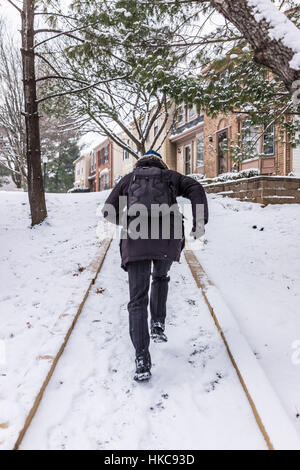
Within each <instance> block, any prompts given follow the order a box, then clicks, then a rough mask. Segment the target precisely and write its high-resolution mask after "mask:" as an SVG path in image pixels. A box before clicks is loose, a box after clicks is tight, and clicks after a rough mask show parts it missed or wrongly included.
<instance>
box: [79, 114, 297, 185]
mask: <svg viewBox="0 0 300 470" xmlns="http://www.w3.org/2000/svg"><path fill="white" fill-rule="evenodd" d="M173 112H175V109H174V110H173ZM176 114H177V119H176V123H175V124H174V125H173V126H172V120H173V115H172V114H170V118H169V123H168V124H167V125H166V132H167V130H169V129H171V130H170V131H169V132H168V133H167V134H166V132H163V133H162V134H161V135H160V137H159V139H158V141H157V143H156V146H155V150H158V151H159V152H160V154H161V155H162V157H163V160H164V161H165V162H166V163H167V165H168V167H169V168H170V169H173V170H176V171H178V172H180V173H182V174H185V175H189V174H194V173H196V174H202V175H204V176H205V177H207V178H214V177H216V176H218V175H219V174H222V173H227V172H231V171H233V170H237V171H240V170H245V169H251V168H253V169H257V170H259V172H260V174H261V175H266V176H274V175H277V176H287V175H290V174H291V175H294V176H297V177H300V145H298V146H296V147H295V148H293V147H292V145H291V143H290V142H289V139H288V136H287V135H286V133H284V132H282V129H281V128H280V126H279V125H278V124H274V125H272V126H267V127H266V128H265V129H264V128H263V126H260V127H255V126H251V125H249V123H248V121H247V115H244V114H235V113H229V114H227V115H223V114H219V115H218V116H216V117H210V116H208V115H206V114H205V113H203V112H199V111H198V110H197V109H196V107H195V106H185V105H181V106H180V107H179V108H178V109H177V113H176ZM163 118H164V117H163V116H160V117H159V118H158V122H157V123H156V124H155V125H154V126H153V128H152V129H151V135H150V138H149V145H150V142H152V140H153V137H154V136H155V132H157V129H158V127H159V124H160V121H159V120H162V119H163ZM240 136H242V139H243V142H244V141H245V143H246V144H247V143H249V144H250V143H252V144H253V142H254V146H255V150H256V151H255V152H254V153H253V152H252V154H251V156H249V157H247V155H245V158H244V159H243V160H242V161H239V162H236V161H235V159H234V158H233V155H232V154H231V151H230V145H227V146H226V145H224V144H225V143H226V142H227V143H228V142H231V143H232V144H237V142H238V140H239V138H241V137H240ZM119 138H121V140H122V141H124V142H126V143H127V145H128V146H129V147H131V146H132V145H133V144H132V142H130V140H129V139H128V137H127V135H126V134H125V133H121V134H119ZM226 147H227V148H229V150H226ZM84 161H85V162H84ZM135 161H136V159H135V157H133V156H132V155H131V154H130V153H129V152H128V151H127V150H124V149H123V148H121V147H120V146H118V145H117V144H115V143H114V142H112V140H111V139H109V138H107V139H105V140H104V141H103V142H102V143H101V144H99V145H98V146H97V147H95V149H94V150H93V151H92V152H90V153H88V154H87V155H84V156H81V157H79V158H78V159H77V160H76V161H75V162H74V165H75V185H82V184H84V185H85V187H87V188H90V190H91V191H101V190H103V189H108V188H111V187H113V186H114V184H115V182H116V181H118V180H119V179H120V178H121V177H122V176H124V175H125V174H127V173H129V172H130V171H132V169H133V167H134V164H135Z"/></svg>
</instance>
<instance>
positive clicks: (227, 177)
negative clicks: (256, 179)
mask: <svg viewBox="0 0 300 470" xmlns="http://www.w3.org/2000/svg"><path fill="white" fill-rule="evenodd" d="M259 174H260V172H259V169H258V168H248V169H247V170H241V171H231V172H228V173H222V174H221V175H218V176H216V177H215V178H205V176H204V175H201V174H199V173H193V174H190V175H188V176H190V177H191V178H194V179H195V180H197V181H201V183H203V184H209V183H221V182H223V181H233V180H239V179H241V178H252V177H253V176H258V175H259Z"/></svg>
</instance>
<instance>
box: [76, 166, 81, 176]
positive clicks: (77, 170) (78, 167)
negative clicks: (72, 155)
mask: <svg viewBox="0 0 300 470" xmlns="http://www.w3.org/2000/svg"><path fill="white" fill-rule="evenodd" d="M76 174H77V176H79V175H80V164H79V163H77V167H76Z"/></svg>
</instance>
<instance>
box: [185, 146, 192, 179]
mask: <svg viewBox="0 0 300 470" xmlns="http://www.w3.org/2000/svg"><path fill="white" fill-rule="evenodd" d="M191 160H192V152H191V146H190V145H187V146H186V147H184V170H185V174H186V175H189V174H190V173H191Z"/></svg>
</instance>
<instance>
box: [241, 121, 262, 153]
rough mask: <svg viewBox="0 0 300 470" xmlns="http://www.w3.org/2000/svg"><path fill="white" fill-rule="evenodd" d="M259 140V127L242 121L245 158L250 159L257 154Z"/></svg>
mask: <svg viewBox="0 0 300 470" xmlns="http://www.w3.org/2000/svg"><path fill="white" fill-rule="evenodd" d="M259 140H260V132H259V126H254V125H253V124H252V123H251V122H250V121H249V120H248V119H244V121H243V123H242V142H243V153H244V154H245V158H251V157H254V156H256V155H258V154H259Z"/></svg>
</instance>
